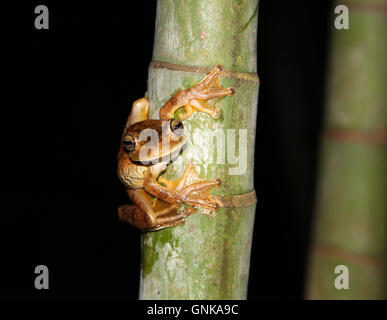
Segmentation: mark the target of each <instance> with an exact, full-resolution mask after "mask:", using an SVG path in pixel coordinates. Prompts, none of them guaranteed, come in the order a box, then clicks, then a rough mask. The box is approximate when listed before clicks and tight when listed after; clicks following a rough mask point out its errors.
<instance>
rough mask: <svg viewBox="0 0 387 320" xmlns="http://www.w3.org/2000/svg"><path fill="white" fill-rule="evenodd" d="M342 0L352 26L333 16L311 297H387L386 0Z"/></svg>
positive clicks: (310, 268)
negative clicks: (340, 269) (345, 277)
mask: <svg viewBox="0 0 387 320" xmlns="http://www.w3.org/2000/svg"><path fill="white" fill-rule="evenodd" d="M337 4H345V5H347V6H348V8H349V29H348V30H336V29H335V28H334V25H333V22H332V24H331V28H332V41H333V43H332V47H331V66H330V75H329V79H328V92H327V107H328V111H327V117H326V124H325V134H324V138H323V142H322V159H321V171H320V182H319V193H318V199H317V221H316V225H315V234H314V245H313V246H312V250H311V260H310V266H309V281H308V286H307V297H308V298H310V299H386V298H387V206H386V199H387V161H386V160H387V148H386V128H387V95H386V92H387V91H386V88H387V73H386V71H387V59H386V57H387V46H386V39H387V33H386V32H387V15H386V12H387V1H385V0H383V1H381V0H379V1H378V0H369V1H366V0H363V1H350V2H349V1H348V2H343V1H338V2H337ZM332 14H333V10H332ZM337 265H345V266H347V267H348V270H349V289H348V290H346V289H341V290H338V289H336V287H335V285H334V281H335V278H336V277H337V276H338V275H339V274H335V273H334V270H335V267H336V266H337Z"/></svg>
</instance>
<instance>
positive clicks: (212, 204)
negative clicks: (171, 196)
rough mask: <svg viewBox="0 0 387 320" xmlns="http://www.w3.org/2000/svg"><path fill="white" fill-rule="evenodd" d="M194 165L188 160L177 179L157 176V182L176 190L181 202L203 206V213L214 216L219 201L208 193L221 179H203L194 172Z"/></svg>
mask: <svg viewBox="0 0 387 320" xmlns="http://www.w3.org/2000/svg"><path fill="white" fill-rule="evenodd" d="M195 166H196V165H195V164H194V163H193V162H192V161H190V162H189V163H188V164H187V167H186V168H185V171H184V173H183V175H182V176H181V177H180V178H179V179H178V180H174V181H170V180H166V179H164V178H162V177H159V178H158V182H159V183H163V184H165V186H166V187H167V188H169V189H172V190H176V191H178V192H179V193H180V197H181V202H183V203H188V204H191V205H196V206H200V207H202V208H203V211H202V213H203V214H206V215H210V216H214V213H215V211H216V210H217V209H218V208H219V202H217V201H216V199H215V197H213V196H211V195H210V194H209V191H210V190H211V189H212V188H214V187H217V186H219V185H220V184H221V180H220V179H215V180H210V181H207V180H205V179H204V178H202V177H200V176H199V175H198V174H197V173H196V172H195Z"/></svg>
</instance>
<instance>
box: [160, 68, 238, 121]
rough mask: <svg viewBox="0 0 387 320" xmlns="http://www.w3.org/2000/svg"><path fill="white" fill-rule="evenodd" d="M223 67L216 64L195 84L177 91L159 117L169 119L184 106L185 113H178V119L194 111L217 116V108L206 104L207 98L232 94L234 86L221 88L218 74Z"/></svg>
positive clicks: (182, 118)
mask: <svg viewBox="0 0 387 320" xmlns="http://www.w3.org/2000/svg"><path fill="white" fill-rule="evenodd" d="M222 71H223V67H222V66H221V65H217V66H216V67H215V68H213V69H212V70H211V72H210V73H209V74H208V75H207V76H205V77H204V78H203V79H202V80H201V81H200V82H199V83H198V84H196V85H195V86H193V87H191V88H189V89H186V90H181V91H179V92H177V93H176V94H175V95H174V96H173V97H172V98H171V99H170V100H169V101H168V102H167V103H166V104H165V105H164V106H163V107H162V108H161V109H160V119H170V118H173V115H174V113H175V111H176V110H178V109H180V108H182V107H184V110H185V113H184V114H180V115H179V118H180V120H184V119H187V118H188V117H190V116H191V115H192V113H194V112H195V111H200V112H204V113H207V114H209V115H210V116H211V117H213V118H215V119H217V118H219V115H220V112H219V110H217V109H215V108H212V107H209V106H207V105H206V101H207V100H211V99H217V98H220V97H224V96H232V95H233V94H234V93H235V89H234V88H231V87H230V88H223V87H222V85H221V84H220V82H219V75H220V74H221V73H222Z"/></svg>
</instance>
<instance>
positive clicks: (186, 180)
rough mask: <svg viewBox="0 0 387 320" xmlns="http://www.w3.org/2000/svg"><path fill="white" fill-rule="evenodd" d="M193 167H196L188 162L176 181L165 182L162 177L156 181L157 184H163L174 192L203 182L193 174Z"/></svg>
mask: <svg viewBox="0 0 387 320" xmlns="http://www.w3.org/2000/svg"><path fill="white" fill-rule="evenodd" d="M195 167H196V165H195V164H194V163H193V162H192V161H190V162H189V163H188V164H187V166H186V168H185V170H184V173H183V174H182V176H181V177H180V178H179V179H177V180H167V179H164V178H163V177H161V176H160V177H159V178H158V179H157V181H158V182H159V183H162V184H164V185H165V186H166V187H167V188H168V189H172V190H176V191H181V190H182V189H183V188H184V187H185V186H187V185H189V184H192V183H194V182H198V181H204V180H205V179H204V178H202V177H200V176H199V175H198V174H197V173H196V172H195Z"/></svg>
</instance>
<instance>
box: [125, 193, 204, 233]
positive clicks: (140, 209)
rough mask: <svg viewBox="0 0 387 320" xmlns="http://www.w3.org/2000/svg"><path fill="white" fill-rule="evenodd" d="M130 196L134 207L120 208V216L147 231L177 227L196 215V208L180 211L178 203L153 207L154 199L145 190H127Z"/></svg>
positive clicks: (190, 207)
mask: <svg viewBox="0 0 387 320" xmlns="http://www.w3.org/2000/svg"><path fill="white" fill-rule="evenodd" d="M127 193H128V196H129V198H130V199H131V201H132V203H133V204H134V205H123V206H121V207H119V208H118V216H119V218H120V219H121V220H122V221H125V222H129V223H130V224H131V225H133V226H135V227H137V228H139V229H141V230H144V231H145V230H146V231H156V230H160V229H164V228H167V227H172V226H175V225H182V224H184V218H186V217H188V216H190V215H192V214H194V213H195V212H196V210H197V207H196V206H192V205H191V206H189V207H188V208H186V209H185V210H182V211H178V209H179V205H178V204H177V203H174V204H168V205H167V206H162V207H161V208H157V207H154V206H153V205H152V199H151V198H150V196H149V195H148V194H147V193H146V192H145V191H144V190H143V189H138V190H130V189H128V190H127Z"/></svg>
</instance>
